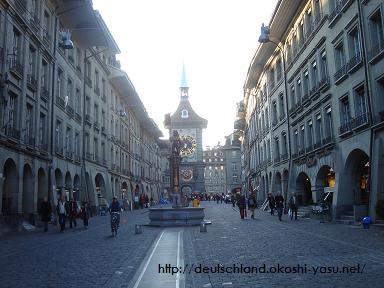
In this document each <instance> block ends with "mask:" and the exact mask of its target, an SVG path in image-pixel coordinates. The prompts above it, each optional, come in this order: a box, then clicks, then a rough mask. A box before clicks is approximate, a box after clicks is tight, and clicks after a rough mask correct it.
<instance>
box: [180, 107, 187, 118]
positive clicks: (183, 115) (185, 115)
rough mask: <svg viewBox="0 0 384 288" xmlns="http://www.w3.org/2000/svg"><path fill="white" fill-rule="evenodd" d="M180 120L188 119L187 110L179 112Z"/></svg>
mask: <svg viewBox="0 0 384 288" xmlns="http://www.w3.org/2000/svg"><path fill="white" fill-rule="evenodd" d="M181 118H188V110H187V109H183V110H182V111H181Z"/></svg>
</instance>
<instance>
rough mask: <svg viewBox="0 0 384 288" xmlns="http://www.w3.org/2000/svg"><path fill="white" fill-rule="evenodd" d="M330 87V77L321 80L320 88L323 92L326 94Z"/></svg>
mask: <svg viewBox="0 0 384 288" xmlns="http://www.w3.org/2000/svg"><path fill="white" fill-rule="evenodd" d="M329 87H330V80H329V77H328V76H324V77H323V78H321V80H320V82H319V88H320V91H321V92H325V91H326V90H327V89H328V88H329Z"/></svg>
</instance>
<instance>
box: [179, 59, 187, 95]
mask: <svg viewBox="0 0 384 288" xmlns="http://www.w3.org/2000/svg"><path fill="white" fill-rule="evenodd" d="M188 89H189V87H188V84H187V76H186V73H185V65H184V63H183V71H182V73H181V82H180V96H181V100H188Z"/></svg>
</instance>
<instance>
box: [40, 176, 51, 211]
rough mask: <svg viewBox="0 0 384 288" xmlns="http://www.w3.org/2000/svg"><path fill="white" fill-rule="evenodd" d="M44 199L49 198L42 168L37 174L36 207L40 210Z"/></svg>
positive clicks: (45, 177)
mask: <svg viewBox="0 0 384 288" xmlns="http://www.w3.org/2000/svg"><path fill="white" fill-rule="evenodd" d="M44 197H47V199H48V198H49V195H48V179H47V175H46V174H45V171H44V169H43V168H40V169H39V170H38V172H37V207H38V209H40V206H41V203H42V202H43V199H44Z"/></svg>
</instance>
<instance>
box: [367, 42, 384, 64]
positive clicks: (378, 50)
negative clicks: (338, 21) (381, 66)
mask: <svg viewBox="0 0 384 288" xmlns="http://www.w3.org/2000/svg"><path fill="white" fill-rule="evenodd" d="M383 52H384V40H379V41H378V43H376V44H374V45H373V46H372V48H371V49H370V50H369V51H368V59H369V61H370V62H371V64H373V63H375V62H377V61H378V60H379V59H380V58H381V57H382V56H383V55H384V53H383Z"/></svg>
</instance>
